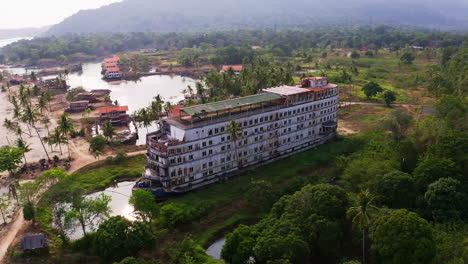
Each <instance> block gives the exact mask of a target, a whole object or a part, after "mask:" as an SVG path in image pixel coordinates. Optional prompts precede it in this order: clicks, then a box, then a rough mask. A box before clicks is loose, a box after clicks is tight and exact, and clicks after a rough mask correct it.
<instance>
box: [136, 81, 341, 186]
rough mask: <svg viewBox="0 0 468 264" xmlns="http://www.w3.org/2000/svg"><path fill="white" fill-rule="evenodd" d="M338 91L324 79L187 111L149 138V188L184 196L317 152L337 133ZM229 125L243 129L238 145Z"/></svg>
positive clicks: (146, 173)
mask: <svg viewBox="0 0 468 264" xmlns="http://www.w3.org/2000/svg"><path fill="white" fill-rule="evenodd" d="M338 93H339V90H338V86H337V85H334V84H329V83H328V80H327V79H326V78H323V77H313V78H308V79H304V80H303V81H302V84H301V85H299V86H280V87H273V88H269V89H264V90H262V91H261V92H260V93H259V94H256V95H252V96H246V97H241V98H236V99H231V100H226V101H220V102H215V103H209V104H204V105H197V106H192V107H185V108H182V109H180V110H179V111H178V113H179V116H170V117H166V118H163V119H162V120H161V121H160V130H159V131H156V132H154V133H150V134H148V135H147V148H148V152H147V159H148V165H147V167H146V168H145V171H144V173H143V178H144V179H147V180H150V181H151V184H148V183H146V184H143V185H142V186H144V187H145V188H150V189H152V190H155V189H157V188H158V190H159V191H160V192H159V193H173V192H175V193H178V192H186V191H190V190H192V189H196V188H199V187H201V186H204V185H208V184H211V183H214V182H217V181H221V180H225V179H227V178H229V177H231V176H234V175H237V174H239V173H241V172H243V171H245V170H248V169H251V168H254V167H258V166H261V165H264V164H267V163H271V162H273V161H276V160H278V159H281V158H284V157H287V156H290V155H292V154H295V153H298V152H301V151H304V150H307V149H310V148H313V147H316V146H318V145H320V144H323V143H325V142H327V141H328V140H330V139H332V138H333V137H334V136H335V134H336V128H337V107H338ZM231 120H235V122H236V123H237V124H238V126H239V127H240V128H241V132H240V133H239V134H238V136H237V139H236V140H234V138H233V137H232V135H230V134H229V133H228V132H227V131H228V126H229V123H230V122H231Z"/></svg>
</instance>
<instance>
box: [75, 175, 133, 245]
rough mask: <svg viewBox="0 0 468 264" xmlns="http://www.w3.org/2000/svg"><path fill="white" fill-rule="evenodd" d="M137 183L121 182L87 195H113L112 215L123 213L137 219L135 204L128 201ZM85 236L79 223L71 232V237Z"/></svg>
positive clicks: (122, 214) (128, 217) (131, 218)
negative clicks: (134, 209) (134, 212)
mask: <svg viewBox="0 0 468 264" xmlns="http://www.w3.org/2000/svg"><path fill="white" fill-rule="evenodd" d="M133 185H135V182H133V181H125V182H120V183H118V184H117V186H115V187H109V188H107V189H105V190H104V191H102V192H96V193H93V194H90V195H88V196H87V197H93V198H94V197H97V196H99V195H101V193H104V194H105V195H108V196H110V197H111V199H112V200H111V202H110V204H109V206H110V208H111V210H112V212H111V216H116V215H121V216H123V217H125V218H127V219H129V220H135V215H134V214H133V206H132V205H130V204H129V203H128V200H129V199H130V196H131V195H132V187H133ZM81 237H83V230H82V229H81V226H79V225H77V226H76V228H75V230H74V232H73V233H72V234H70V238H71V239H78V238H81Z"/></svg>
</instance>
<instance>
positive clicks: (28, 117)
mask: <svg viewBox="0 0 468 264" xmlns="http://www.w3.org/2000/svg"><path fill="white" fill-rule="evenodd" d="M38 116H39V113H38V112H37V111H36V110H34V109H33V108H32V107H31V105H26V108H25V109H24V114H23V117H24V120H25V121H26V122H27V123H28V124H29V125H30V126H31V127H32V128H34V130H35V131H36V134H37V137H38V138H39V140H40V141H41V145H42V148H43V149H44V152H45V154H46V156H47V160H50V157H49V153H48V152H47V149H46V147H45V145H44V141H43V140H42V137H41V135H40V134H39V129H38V128H37V127H36V122H37V120H38Z"/></svg>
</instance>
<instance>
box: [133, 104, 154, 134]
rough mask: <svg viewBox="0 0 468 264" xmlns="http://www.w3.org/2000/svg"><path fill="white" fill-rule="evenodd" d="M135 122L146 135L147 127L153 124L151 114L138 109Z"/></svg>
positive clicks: (143, 109) (144, 109)
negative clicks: (143, 129) (142, 127)
mask: <svg viewBox="0 0 468 264" xmlns="http://www.w3.org/2000/svg"><path fill="white" fill-rule="evenodd" d="M137 122H138V124H139V126H140V127H141V126H144V127H145V128H146V132H147V133H148V127H149V126H151V123H152V122H153V118H152V114H151V113H150V112H149V111H148V110H147V109H146V108H142V109H140V111H138V116H137Z"/></svg>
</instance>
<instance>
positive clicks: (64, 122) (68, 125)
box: [58, 113, 75, 158]
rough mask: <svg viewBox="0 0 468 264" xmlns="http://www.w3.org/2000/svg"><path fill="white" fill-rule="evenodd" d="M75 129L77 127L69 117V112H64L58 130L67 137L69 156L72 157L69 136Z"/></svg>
mask: <svg viewBox="0 0 468 264" xmlns="http://www.w3.org/2000/svg"><path fill="white" fill-rule="evenodd" d="M74 130H75V127H74V126H73V123H72V120H71V118H69V117H68V113H63V115H61V116H60V120H59V122H58V131H60V134H61V135H63V136H65V138H67V149H68V158H71V154H70V141H69V140H68V137H69V136H70V134H71V133H72V132H73V131H74Z"/></svg>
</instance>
